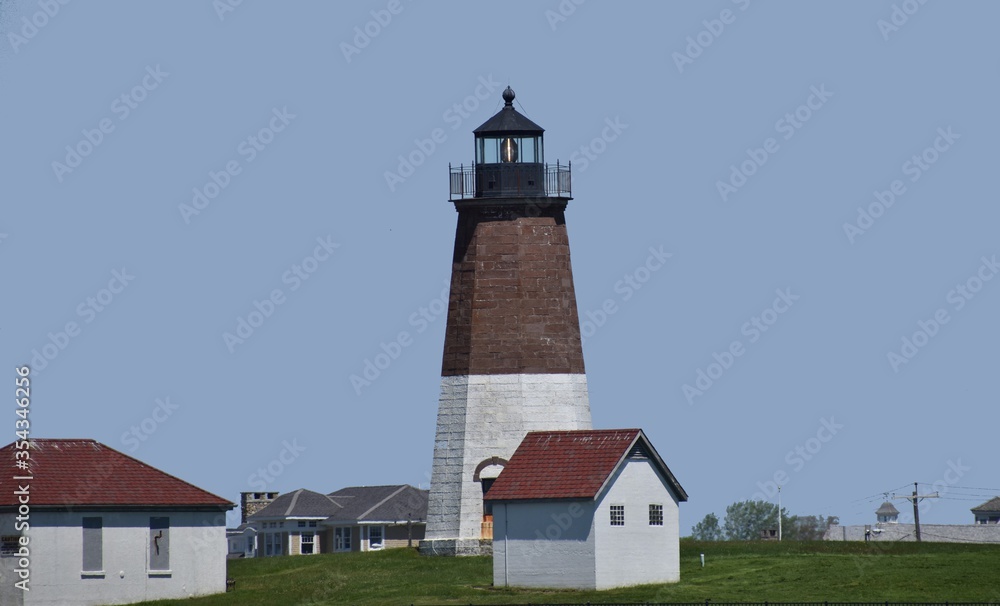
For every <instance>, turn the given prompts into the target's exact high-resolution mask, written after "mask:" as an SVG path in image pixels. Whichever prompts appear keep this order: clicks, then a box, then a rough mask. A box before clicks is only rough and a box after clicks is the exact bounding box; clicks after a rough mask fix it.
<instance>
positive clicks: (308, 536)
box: [300, 532, 316, 555]
mask: <svg viewBox="0 0 1000 606" xmlns="http://www.w3.org/2000/svg"><path fill="white" fill-rule="evenodd" d="M315 539H316V533H313V532H303V533H302V548H301V549H300V551H301V552H302V555H311V554H313V553H315V552H314V551H313V545H314V544H315Z"/></svg>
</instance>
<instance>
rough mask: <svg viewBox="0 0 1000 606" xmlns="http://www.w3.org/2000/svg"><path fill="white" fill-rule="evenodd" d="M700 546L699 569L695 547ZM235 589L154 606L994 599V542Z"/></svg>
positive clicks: (998, 568) (279, 569)
mask: <svg viewBox="0 0 1000 606" xmlns="http://www.w3.org/2000/svg"><path fill="white" fill-rule="evenodd" d="M701 553H704V554H705V558H706V565H705V568H702V567H701V563H700V561H699V554H701ZM229 576H230V577H232V578H234V579H236V591H234V592H230V593H227V594H219V595H216V596H210V597H206V598H196V599H191V600H166V601H158V602H147V603H146V604H149V605H152V604H156V605H158V606H166V605H168V604H173V605H181V604H183V605H185V606H223V605H239V606H256V605H261V606H264V605H266V606H285V605H288V606H292V605H299V606H320V605H321V604H507V603H522V604H527V603H535V604H537V603H585V602H592V603H608V602H618V603H622V602H639V603H642V602H704V601H705V600H706V599H711V600H712V601H713V602H737V601H739V602H763V601H765V600H768V601H772V602H795V601H818V602H823V601H826V600H828V601H831V602H834V601H851V602H884V601H890V602H945V601H947V602H959V601H965V602H993V603H1000V545H959V544H946V543H920V544H918V543H890V544H868V545H866V544H864V543H841V542H782V543H775V542H752V543H741V542H720V543H697V542H693V541H687V540H684V541H681V582H680V583H676V584H672V585H646V586H641V587H631V588H627V589H615V590H610V591H565V590H558V591H556V590H554V591H537V590H521V589H502V588H494V587H493V586H492V582H493V568H492V559H491V558H489V557H465V558H444V557H422V556H420V555H418V554H417V553H416V552H415V551H413V550H409V549H392V550H386V551H380V552H374V553H347V554H330V555H315V556H308V557H306V556H292V557H288V556H286V557H278V558H258V559H249V560H230V561H229Z"/></svg>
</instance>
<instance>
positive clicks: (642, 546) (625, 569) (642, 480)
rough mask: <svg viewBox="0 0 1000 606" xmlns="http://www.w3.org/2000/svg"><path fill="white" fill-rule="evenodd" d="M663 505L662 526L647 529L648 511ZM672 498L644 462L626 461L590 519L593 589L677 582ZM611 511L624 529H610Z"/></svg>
mask: <svg viewBox="0 0 1000 606" xmlns="http://www.w3.org/2000/svg"><path fill="white" fill-rule="evenodd" d="M651 503H659V504H662V505H663V526H650V525H649V505H650V504H651ZM677 503H678V501H677V498H676V497H675V495H673V494H672V493H671V491H670V489H669V488H668V487H667V485H666V483H665V482H664V481H663V480H662V479H661V478H660V475H659V474H658V473H657V472H656V470H655V468H654V467H653V465H652V464H651V463H650V462H649V461H648V460H645V459H629V460H627V461H626V462H625V464H624V465H622V466H621V467H620V468H619V470H618V472H617V473H616V475H615V476H612V478H611V480H610V481H609V483H608V486H607V487H606V488H605V493H604V494H601V495H598V498H597V508H596V513H595V516H594V530H595V535H596V537H595V538H596V545H597V550H596V554H597V557H596V569H597V589H608V588H611V587H622V586H626V585H639V584H645V583H670V582H676V581H679V580H680V526H679V524H680V520H679V518H678V507H677ZM611 505H624V506H625V525H624V526H611V522H610V520H611Z"/></svg>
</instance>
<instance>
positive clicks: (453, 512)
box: [426, 374, 592, 554]
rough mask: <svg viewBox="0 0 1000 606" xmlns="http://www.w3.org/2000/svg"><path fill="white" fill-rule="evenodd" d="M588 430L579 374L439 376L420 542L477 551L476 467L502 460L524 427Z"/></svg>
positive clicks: (587, 410) (479, 507) (583, 384)
mask: <svg viewBox="0 0 1000 606" xmlns="http://www.w3.org/2000/svg"><path fill="white" fill-rule="evenodd" d="M591 428H592V427H591V419H590V400H589V396H588V393H587V376H586V375H584V374H520V375H471V376H454V377H442V379H441V399H440V402H439V405H438V420H437V434H436V437H435V441H434V466H433V469H432V470H431V490H430V502H429V504H428V516H427V537H426V541H428V542H431V541H435V540H438V541H440V540H458V541H459V542H460V543H459V544H457V545H456V546H455V550H456V552H457V553H459V554H461V553H478V544H479V540H480V536H481V530H482V520H483V490H482V484H481V483H480V482H478V481H475V480H474V479H473V477H474V475H475V471H476V468H477V467H478V466H479V465H480V464H481V463H484V462H487V461H489V460H490V459H491V458H492V457H498V458H500V459H503V460H507V459H509V458H510V457H511V455H512V454H514V450H516V449H517V446H518V445H519V444H520V443H521V440H523V439H524V436H525V435H526V434H527V433H528V432H529V431H551V430H572V429H591ZM492 475H494V476H495V474H492ZM442 549H443V550H448V551H450V550H451V549H452V548H451V546H446V547H442Z"/></svg>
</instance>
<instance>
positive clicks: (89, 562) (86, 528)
mask: <svg viewBox="0 0 1000 606" xmlns="http://www.w3.org/2000/svg"><path fill="white" fill-rule="evenodd" d="M103 526H104V522H103V520H102V519H101V518H83V570H84V571H85V572H87V571H90V572H96V571H98V570H104V544H103V533H104V528H103Z"/></svg>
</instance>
